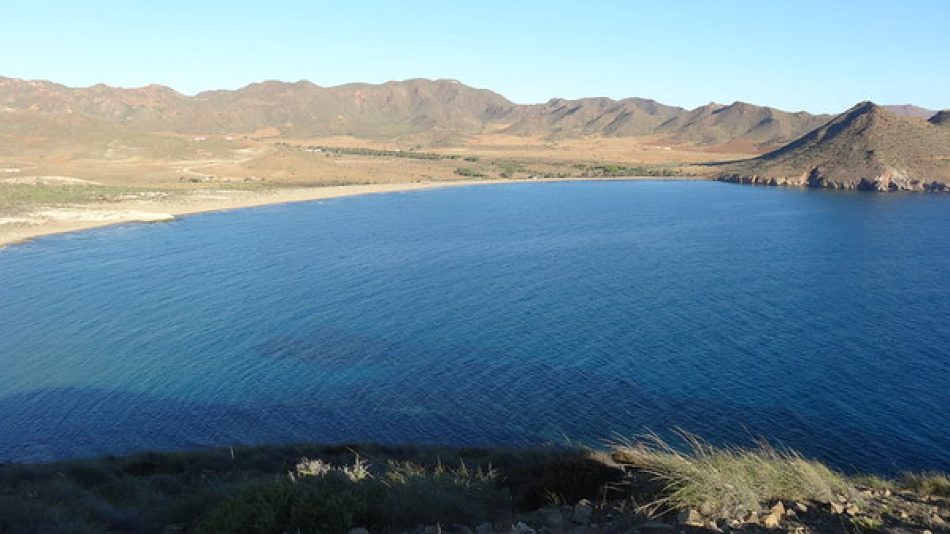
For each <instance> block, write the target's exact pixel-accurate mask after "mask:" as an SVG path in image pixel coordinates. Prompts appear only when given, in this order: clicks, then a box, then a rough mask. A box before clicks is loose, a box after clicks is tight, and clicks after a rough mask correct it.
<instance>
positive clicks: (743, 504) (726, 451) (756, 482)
mask: <svg viewBox="0 0 950 534" xmlns="http://www.w3.org/2000/svg"><path fill="white" fill-rule="evenodd" d="M679 437H680V438H681V439H682V441H683V443H684V445H685V447H684V448H683V449H682V450H681V449H678V448H676V447H674V446H673V445H671V444H669V443H668V442H666V441H664V440H663V439H662V438H660V437H659V436H658V435H656V434H648V435H646V436H643V437H642V438H640V439H638V440H634V441H628V440H620V441H617V442H614V443H612V444H611V449H612V451H613V457H614V459H615V460H616V461H617V462H619V463H621V464H623V465H626V466H629V467H632V468H634V469H636V470H639V471H640V472H642V473H644V474H646V475H647V476H648V477H649V478H650V479H652V480H653V481H654V482H656V483H657V484H658V488H657V492H656V495H655V496H654V497H653V499H652V500H651V501H650V502H649V503H648V504H646V505H645V506H644V510H645V511H646V512H648V513H650V514H656V513H665V512H669V511H673V510H679V509H687V508H692V509H697V510H699V511H700V512H701V513H703V514H704V515H707V516H712V515H718V516H721V517H736V516H737V515H738V514H742V513H744V512H746V511H753V510H759V509H760V508H761V507H762V506H763V504H765V503H768V502H770V501H776V500H786V501H806V500H812V501H825V502H827V501H832V500H834V499H836V498H838V497H839V496H844V497H845V498H847V499H848V500H852V501H853V500H857V499H858V492H857V490H856V489H855V488H854V486H853V485H852V484H851V483H849V482H848V481H847V480H846V479H845V478H844V477H843V476H842V475H840V474H838V473H836V472H834V471H832V470H831V469H829V468H828V467H826V466H825V465H823V464H821V463H819V462H816V461H813V460H808V459H806V458H803V457H802V456H801V455H799V454H798V453H796V452H795V451H791V450H787V449H776V448H774V447H772V446H770V445H769V444H768V443H765V442H759V443H758V446H757V447H755V448H751V449H748V448H739V447H715V446H713V445H710V444H708V443H706V442H705V441H703V440H701V439H700V438H698V437H696V436H693V435H691V434H688V433H686V432H679Z"/></svg>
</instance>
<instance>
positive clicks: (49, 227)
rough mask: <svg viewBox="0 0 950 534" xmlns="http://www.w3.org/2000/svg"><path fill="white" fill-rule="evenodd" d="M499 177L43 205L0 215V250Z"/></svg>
mask: <svg viewBox="0 0 950 534" xmlns="http://www.w3.org/2000/svg"><path fill="white" fill-rule="evenodd" d="M504 182H505V181H503V180H493V181H490V182H488V181H484V180H465V181H452V182H424V183H389V184H367V185H343V186H327V187H299V188H284V189H273V190H266V191H245V190H228V189H222V190H217V191H197V192H189V193H187V194H185V195H182V196H175V197H173V198H163V197H161V196H158V197H154V196H144V197H142V198H136V199H129V200H124V201H120V202H109V203H97V204H84V205H76V206H59V207H42V208H38V209H36V210H35V211H31V212H28V213H24V214H18V215H15V216H8V217H0V248H3V247H6V246H9V245H12V244H15V243H21V242H24V241H28V240H30V239H34V238H37V237H42V236H46V235H53V234H60V233H66V232H76V231H80V230H88V229H92V228H99V227H102V226H109V225H114V224H125V223H133V222H163V221H171V220H174V219H176V218H178V217H180V216H183V215H191V214H196V213H206V212H213V211H225V210H233V209H240V208H249V207H254V206H265V205H270V204H285V203H291V202H306V201H312V200H324V199H330V198H340V197H348V196H355V195H369V194H376V193H395V192H403V191H418V190H424V189H436V188H441V187H459V186H469V185H478V184H487V183H504Z"/></svg>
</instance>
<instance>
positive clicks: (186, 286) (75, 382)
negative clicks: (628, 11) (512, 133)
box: [0, 182, 950, 472]
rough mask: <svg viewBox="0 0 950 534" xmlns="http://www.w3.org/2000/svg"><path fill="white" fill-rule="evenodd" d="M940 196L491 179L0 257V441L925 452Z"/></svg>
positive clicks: (928, 460)
mask: <svg viewBox="0 0 950 534" xmlns="http://www.w3.org/2000/svg"><path fill="white" fill-rule="evenodd" d="M948 238H950V196H946V195H925V194H906V195H904V194H861V193H834V192H824V191H800V190H794V189H780V188H757V187H745V186H736V185H731V184H722V183H710V182H606V183H548V184H512V185H493V186H484V187H469V188H454V189H445V190H434V191H424V192H414V193H403V194H388V195H376V196H364V197H354V198H345V199H337V200H332V201H324V202H315V203H306V204H297V205H286V206H273V207H265V208H259V209H249V210H243V211H235V212H229V213H216V214H206V215H200V216H194V217H187V218H184V219H181V220H178V221H175V222H172V223H165V224H154V225H127V226H118V227H112V228H106V229H101V230H95V231H90V232H83V233H77V234H70V235H63V236H54V237H48V238H44V239H40V240H37V241H34V242H32V243H28V244H24V245H19V246H14V247H10V248H8V249H5V250H2V251H0V462H4V461H37V460H49V459H55V458H64V457H74V456H92V455H101V454H107V453H123V452H129V451H136V450H143V449H177V448H191V447H199V446H206V445H229V444H239V443H262V442H290V441H302V440H306V441H317V442H341V441H345V442H356V441H370V440H371V441H383V442H417V443H423V442H425V443H439V444H481V445H492V444H513V445H521V444H529V443H544V442H558V443H560V442H563V441H564V440H565V439H570V440H574V441H582V442H587V443H593V444H596V443H598V442H599V441H600V440H602V439H604V438H610V437H612V436H614V435H615V433H616V434H621V435H625V436H631V435H634V434H636V433H638V432H642V431H643V430H644V428H652V429H655V430H660V431H663V430H665V429H669V428H672V427H682V428H685V429H687V430H690V431H692V432H695V433H698V434H700V435H703V436H705V437H707V438H709V439H711V440H714V441H716V442H723V443H740V444H741V443H747V442H748V441H749V440H750V438H751V437H756V436H765V437H767V438H769V439H771V440H772V441H774V442H776V443H781V444H784V445H786V446H790V447H793V448H796V449H798V450H800V451H803V452H804V453H806V454H807V455H810V456H815V457H818V458H821V459H824V460H826V461H830V462H832V463H833V464H834V465H835V466H837V467H839V468H842V469H858V470H862V471H865V470H873V471H879V472H890V471H894V470H897V469H944V470H950V240H948Z"/></svg>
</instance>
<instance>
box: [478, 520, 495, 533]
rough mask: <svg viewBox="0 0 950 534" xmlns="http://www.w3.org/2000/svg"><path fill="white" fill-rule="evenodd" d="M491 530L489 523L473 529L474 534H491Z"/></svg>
mask: <svg viewBox="0 0 950 534" xmlns="http://www.w3.org/2000/svg"><path fill="white" fill-rule="evenodd" d="M493 530H494V529H493V528H492V524H491V523H482V524H481V525H478V526H477V527H475V534H492V531H493Z"/></svg>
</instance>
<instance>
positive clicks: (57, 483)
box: [0, 442, 950, 534]
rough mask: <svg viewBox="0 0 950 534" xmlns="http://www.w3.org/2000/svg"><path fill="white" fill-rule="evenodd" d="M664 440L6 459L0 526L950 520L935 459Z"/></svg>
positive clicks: (345, 529)
mask: <svg viewBox="0 0 950 534" xmlns="http://www.w3.org/2000/svg"><path fill="white" fill-rule="evenodd" d="M666 445H667V444H666V443H662V442H661V443H652V442H625V443H622V444H621V443H617V444H613V445H611V446H610V447H609V449H607V450H581V449H570V448H559V447H543V448H541V447H537V448H525V449H478V448H472V447H468V448H464V449H452V448H446V447H441V448H439V447H412V446H396V447H393V446H382V445H356V444H353V445H317V444H298V445H286V446H280V447H276V446H272V447H241V446H236V447H231V448H229V449H208V450H200V451H192V452H165V453H155V452H153V453H142V454H136V455H132V456H125V457H115V456H110V457H106V458H101V459H86V460H69V461H62V462H57V463H53V464H36V465H24V464H9V465H0V532H5V533H6V532H11V533H13V532H144V533H150V532H154V533H156V534H159V533H172V532H175V533H180V532H196V533H203V532H207V533H218V532H320V533H327V534H335V533H339V534H347V533H349V534H357V533H364V534H366V533H369V532H373V533H407V534H422V533H430V532H444V533H446V534H472V533H475V532H477V533H478V534H510V533H521V534H530V533H534V532H541V533H543V532H548V533H552V534H553V533H574V534H580V533H586V534H610V533H617V532H631V533H634V532H642V533H644V534H647V533H670V534H671V533H673V532H691V533H708V534H716V533H722V532H764V531H768V532H775V533H785V532H787V533H790V534H791V533H800V532H820V533H825V532H828V533H841V534H844V533H852V532H877V533H894V534H904V533H907V532H945V531H946V528H947V524H948V521H950V479H948V477H947V475H946V474H943V473H931V474H927V475H911V474H908V475H905V476H903V477H902V478H899V479H883V478H879V477H876V476H867V475H865V476H846V475H842V474H840V473H838V472H836V471H832V470H831V469H829V468H828V467H827V466H825V465H823V464H821V463H819V462H817V461H814V460H808V459H804V458H802V457H800V456H797V455H795V454H794V453H788V452H785V453H783V452H776V449H772V448H758V449H739V448H731V449H718V448H715V447H703V448H702V449H697V448H695V447H694V448H693V449H692V450H690V449H685V450H684V449H680V450H674V449H672V448H667V447H666ZM681 450H682V451H683V452H680V451H681ZM631 505H632V506H631Z"/></svg>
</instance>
